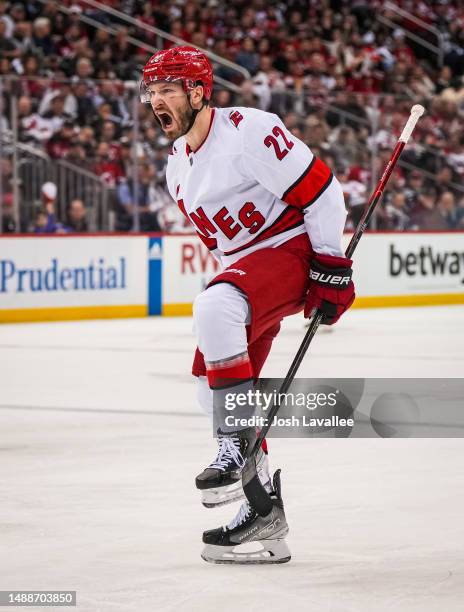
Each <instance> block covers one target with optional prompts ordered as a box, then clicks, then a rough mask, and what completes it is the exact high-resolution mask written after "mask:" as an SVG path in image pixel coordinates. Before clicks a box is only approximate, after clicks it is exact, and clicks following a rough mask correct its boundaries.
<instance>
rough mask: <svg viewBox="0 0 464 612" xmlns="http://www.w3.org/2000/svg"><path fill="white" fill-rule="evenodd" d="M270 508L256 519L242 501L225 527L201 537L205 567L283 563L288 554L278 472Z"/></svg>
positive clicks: (247, 504) (287, 559)
mask: <svg viewBox="0 0 464 612" xmlns="http://www.w3.org/2000/svg"><path fill="white" fill-rule="evenodd" d="M271 499H272V503H273V508H272V510H271V512H270V513H269V514H268V515H267V516H265V517H261V516H259V515H258V514H257V513H256V511H255V510H254V509H253V508H252V507H251V506H250V504H249V503H248V502H247V501H246V502H244V503H243V504H242V506H241V507H240V510H239V512H238V514H237V516H236V517H235V518H234V519H233V520H232V521H231V522H230V523H229V524H228V525H227V526H226V527H219V528H218V529H212V530H210V531H205V532H204V533H203V542H204V543H205V547H204V549H203V552H202V554H201V556H202V558H203V559H204V560H205V561H207V562H208V563H236V564H252V563H253V564H257V563H261V564H264V563H286V562H287V561H290V558H291V554H290V550H289V548H288V546H287V543H286V542H285V539H284V538H285V536H286V535H287V533H288V525H287V520H286V518H285V512H284V505H283V501H282V496H281V487H280V470H277V471H276V473H275V474H274V478H273V491H272V492H271Z"/></svg>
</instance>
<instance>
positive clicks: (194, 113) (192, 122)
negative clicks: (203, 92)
mask: <svg viewBox="0 0 464 612" xmlns="http://www.w3.org/2000/svg"><path fill="white" fill-rule="evenodd" d="M187 100H188V103H189V106H190V108H191V109H192V116H191V117H190V121H189V124H188V127H187V129H186V131H185V132H184V133H183V134H182V136H185V134H188V132H190V130H191V129H192V128H193V124H194V123H195V119H196V118H197V116H198V113H199V112H200V111H201V110H203V108H204V107H205V106H206V100H205V99H204V98H203V100H202V103H201V108H197V109H195V108H193V106H192V101H191V100H190V94H189V93H188V94H187Z"/></svg>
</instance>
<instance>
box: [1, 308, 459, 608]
mask: <svg viewBox="0 0 464 612" xmlns="http://www.w3.org/2000/svg"><path fill="white" fill-rule="evenodd" d="M303 334H304V329H303V325H302V319H301V318H300V317H293V318H291V319H288V320H287V321H286V322H285V324H284V328H283V331H282V333H281V336H280V337H279V338H278V340H277V341H276V342H275V345H274V347H273V351H272V353H271V356H270V358H269V362H268V364H267V365H266V368H265V371H264V372H263V375H267V376H276V377H279V376H282V375H283V374H284V373H285V371H286V369H287V368H288V366H289V364H290V362H291V359H292V358H293V355H294V353H295V351H296V349H297V347H298V345H299V342H300V341H301V339H302V336H303ZM193 346H194V338H193V335H192V333H191V320H190V319H188V318H179V319H156V318H151V319H139V320H119V321H91V322H76V323H74V322H73V323H53V324H24V325H4V326H1V327H0V355H1V364H2V365H1V368H0V589H27V590H34V589H41V590H46V589H70V590H77V592H78V593H77V597H78V606H77V609H78V610H79V611H85V612H87V611H88V612H97V611H102V612H111V611H120V610H121V611H125V612H132V611H134V612H135V611H137V612H145V611H147V612H148V611H150V612H151V611H159V610H163V611H164V610H165V611H168V610H169V611H171V610H172V611H177V610H183V611H187V612H189V611H197V610H198V611H200V610H201V611H202V612H210V611H212V610H219V611H221V612H222V611H224V612H228V611H229V610H230V611H234V612H250V611H255V610H256V611H259V612H269V611H272V612H274V611H282V610H285V611H288V612H290V611H294V610H297V611H300V610H301V611H303V610H304V611H306V610H310V611H311V612H354V611H362V612H377V611H382V612H383V611H392V612H393V611H395V612H403V611H404V612H406V611H407V612H410V611H417V612H419V611H420V612H435V611H436V612H454V611H456V612H457V611H458V610H459V611H461V610H463V609H464V521H463V516H464V441H463V440H462V439H442V440H440V439H434V440H427V439H415V440H412V439H406V440H405V439H403V440H399V439H395V440H381V439H348V440H340V439H339V440H329V439H311V440H276V439H274V440H272V441H271V458H272V464H273V465H274V466H275V467H277V466H278V467H282V470H283V493H284V500H285V502H286V510H287V515H288V520H289V523H290V529H291V532H290V535H289V537H288V543H289V546H290V548H291V550H292V554H293V559H292V561H291V562H290V563H289V564H286V565H282V566H270V567H269V566H268V567H263V566H257V567H252V568H250V567H230V566H210V565H208V564H206V563H205V562H203V561H202V560H201V559H200V551H201V548H202V544H201V532H202V531H203V530H204V529H207V528H212V527H215V526H219V525H220V524H222V523H224V522H227V521H228V520H230V519H231V518H232V516H233V514H234V513H235V512H236V510H237V506H236V505H235V506H227V507H225V508H221V509H217V510H206V509H204V508H202V507H201V506H200V504H199V495H198V492H197V491H196V490H195V488H194V485H193V480H194V476H195V475H196V473H197V472H198V471H199V470H200V469H201V468H203V467H204V466H205V464H206V463H209V461H210V460H211V459H212V456H213V454H214V442H213V440H212V439H211V434H210V430H209V427H208V423H207V421H206V419H205V418H204V417H203V416H202V415H201V413H200V412H199V409H198V408H197V406H196V403H195V399H194V396H195V388H194V383H193V380H192V379H191V377H190V376H189V370H190V365H191V358H192V349H193ZM463 347H464V308H463V307H458V306H456V307H441V308H420V309H385V310H365V311H362V310H357V311H352V312H350V313H349V314H348V315H346V316H345V318H344V319H342V321H340V323H339V324H338V325H337V326H336V327H335V328H334V329H333V331H332V330H326V329H324V330H322V331H321V332H319V333H318V335H317V336H316V338H315V340H314V342H313V344H312V346H311V349H310V354H309V355H308V356H307V357H306V359H305V362H304V364H303V367H302V369H301V372H300V375H302V376H303V375H304V376H307V377H309V376H317V377H337V376H338V377H350V376H353V377H390V376H392V377H395V376H403V377H409V376H411V377H412V376H415V377H416V376H417V377H424V378H426V377H436V376H443V377H462V375H463V371H464V368H463V366H464V350H463ZM28 609H31V610H32V609H35V608H28ZM37 609H39V608H37ZM41 609H43V608H41ZM48 609H50V608H48ZM56 609H57V610H58V609H62V608H56Z"/></svg>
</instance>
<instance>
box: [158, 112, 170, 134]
mask: <svg viewBox="0 0 464 612" xmlns="http://www.w3.org/2000/svg"><path fill="white" fill-rule="evenodd" d="M157 117H158V119H159V120H160V122H161V127H162V128H163V130H166V129H167V128H169V127H171V125H172V117H171V115H170V114H169V113H157Z"/></svg>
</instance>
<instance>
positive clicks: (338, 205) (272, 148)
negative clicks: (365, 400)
mask: <svg viewBox="0 0 464 612" xmlns="http://www.w3.org/2000/svg"><path fill="white" fill-rule="evenodd" d="M247 132H249V133H248V134H247ZM243 151H244V154H243V161H244V168H246V170H245V171H246V172H247V173H248V174H249V175H252V176H253V177H254V178H255V179H256V180H257V181H258V182H259V183H261V184H262V185H263V186H264V187H265V188H266V189H268V190H269V191H271V192H272V193H273V194H274V195H276V196H277V197H278V198H279V199H281V200H282V201H284V202H285V203H287V204H288V205H289V206H291V207H293V208H297V209H299V210H300V211H301V213H302V214H303V215H304V222H305V227H306V230H307V232H308V235H309V238H310V240H311V244H312V247H313V250H314V252H315V256H314V257H313V258H312V261H311V273H310V286H309V291H308V296H307V301H306V307H305V316H307V317H310V316H312V314H313V313H314V311H315V309H317V308H319V309H321V310H322V311H323V312H324V313H325V317H324V322H325V323H329V324H332V323H335V321H337V320H338V319H339V317H340V316H341V315H342V314H343V312H345V310H347V309H348V308H349V307H350V306H351V304H352V303H353V301H354V286H353V282H352V280H351V263H352V262H351V260H349V259H346V258H345V257H344V255H343V251H342V246H341V241H342V235H343V229H344V226H345V220H346V214H347V213H346V207H345V201H344V198H343V192H342V189H341V187H340V184H339V182H338V180H337V179H336V177H334V176H333V174H332V172H331V170H330V169H329V168H328V167H327V165H326V164H325V163H324V162H323V161H322V160H320V159H318V158H316V157H315V156H314V155H313V153H312V152H311V150H310V149H309V148H308V147H307V146H306V145H305V144H304V143H303V142H302V141H301V140H299V139H298V138H296V137H295V136H293V135H292V134H291V133H290V132H289V131H288V130H287V129H286V128H285V126H284V124H283V123H282V121H281V120H280V119H279V118H278V117H277V116H276V115H272V114H269V113H262V114H261V116H260V117H259V118H258V119H257V120H256V121H255V124H254V125H253V126H251V129H249V130H246V131H244V146H243Z"/></svg>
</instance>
